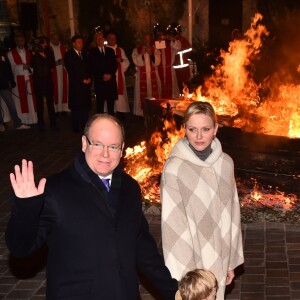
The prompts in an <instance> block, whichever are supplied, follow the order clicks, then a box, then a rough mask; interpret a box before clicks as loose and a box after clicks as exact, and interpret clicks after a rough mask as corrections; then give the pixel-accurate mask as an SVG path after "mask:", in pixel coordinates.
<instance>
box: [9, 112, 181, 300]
mask: <svg viewBox="0 0 300 300" xmlns="http://www.w3.org/2000/svg"><path fill="white" fill-rule="evenodd" d="M123 148H124V128H123V126H122V124H121V123H120V121H118V119H117V118H115V117H113V116H111V115H108V114H98V115H94V116H92V117H91V118H90V119H89V120H88V122H87V125H86V127H85V131H84V135H83V136H82V151H83V152H82V153H80V154H79V156H78V157H77V158H76V160H75V162H74V164H73V165H72V166H71V167H70V168H69V169H67V170H65V171H62V172H61V173H59V174H57V175H54V176H52V177H50V178H49V179H47V184H46V179H41V180H40V182H39V184H38V186H36V185H35V183H34V179H33V164H32V162H27V161H26V160H23V161H22V168H20V166H15V174H14V173H11V174H10V178H11V183H12V186H13V189H14V192H15V197H14V198H13V209H12V214H11V218H10V220H9V223H8V227H7V230H6V243H7V246H8V248H9V250H10V251H11V253H12V254H13V255H15V256H24V255H30V254H31V253H32V252H33V251H35V250H36V249H38V248H39V247H40V246H41V245H43V244H44V243H47V245H48V250H49V251H48V263H47V299H51V300H55V299H72V300H75V299H76V300H99V299H105V300H134V299H138V297H139V289H138V287H139V280H138V277H137V269H138V270H139V271H141V272H142V273H143V274H144V275H145V276H146V277H147V278H148V279H149V280H150V282H152V283H153V285H154V286H155V287H156V288H157V289H158V290H159V291H160V292H161V294H162V296H163V297H164V299H167V300H173V299H174V297H175V293H176V290H177V281H176V280H174V279H172V278H171V275H170V272H169V270H168V269H167V268H166V267H165V265H164V262H163V259H162V257H161V255H160V254H159V252H158V250H157V247H156V243H155V241H154V239H153V238H152V236H151V235H150V233H149V228H148V223H147V221H146V219H145V216H144V214H143V212H142V201H141V190H140V187H139V185H138V183H137V182H136V181H135V180H134V179H133V178H131V177H130V176H129V175H127V174H126V173H124V172H123V171H121V169H120V167H119V163H120V159H121V156H122V151H123ZM104 183H106V184H104Z"/></svg>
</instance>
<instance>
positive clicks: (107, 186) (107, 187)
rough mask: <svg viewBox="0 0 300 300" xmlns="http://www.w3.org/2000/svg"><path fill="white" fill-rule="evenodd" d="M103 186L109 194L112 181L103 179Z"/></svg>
mask: <svg viewBox="0 0 300 300" xmlns="http://www.w3.org/2000/svg"><path fill="white" fill-rule="evenodd" d="M101 180H102V182H103V184H104V185H105V188H106V190H107V191H108V192H109V189H110V186H109V181H110V179H108V178H101Z"/></svg>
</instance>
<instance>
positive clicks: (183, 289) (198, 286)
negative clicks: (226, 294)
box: [178, 269, 218, 300]
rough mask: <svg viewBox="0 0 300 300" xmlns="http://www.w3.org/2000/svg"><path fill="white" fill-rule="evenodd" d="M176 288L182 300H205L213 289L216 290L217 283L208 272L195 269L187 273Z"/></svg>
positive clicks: (213, 276)
mask: <svg viewBox="0 0 300 300" xmlns="http://www.w3.org/2000/svg"><path fill="white" fill-rule="evenodd" d="M178 286H179V293H180V296H181V298H182V300H199V299H205V298H207V297H208V296H209V295H210V294H211V293H212V292H213V289H214V288H216V289H218V281H217V279H216V277H215V275H214V274H213V273H212V272H210V271H209V270H205V269H195V270H193V271H189V272H187V273H186V274H185V276H184V277H183V278H182V279H181V280H180V281H179V284H178Z"/></svg>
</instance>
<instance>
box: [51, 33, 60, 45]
mask: <svg viewBox="0 0 300 300" xmlns="http://www.w3.org/2000/svg"><path fill="white" fill-rule="evenodd" d="M51 43H52V44H53V45H55V46H58V45H59V38H58V35H57V34H53V35H52V36H51Z"/></svg>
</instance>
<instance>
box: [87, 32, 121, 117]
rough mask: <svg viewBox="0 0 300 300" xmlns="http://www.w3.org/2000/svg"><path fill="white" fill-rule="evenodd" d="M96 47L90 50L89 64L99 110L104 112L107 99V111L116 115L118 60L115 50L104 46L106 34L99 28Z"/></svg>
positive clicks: (95, 36)
mask: <svg viewBox="0 0 300 300" xmlns="http://www.w3.org/2000/svg"><path fill="white" fill-rule="evenodd" d="M94 40H95V43H96V47H94V48H92V49H91V50H90V53H89V56H88V65H89V69H90V70H91V73H92V74H93V80H94V88H95V93H96V102H97V112H98V113H103V112H104V103H105V101H106V105H107V112H108V113H109V114H111V115H114V105H115V100H117V99H118V89H117V81H116V71H117V69H118V62H117V58H116V55H115V52H114V50H113V49H111V48H110V47H106V46H104V41H105V38H104V35H103V31H102V30H98V31H97V32H96V33H95V35H94Z"/></svg>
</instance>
